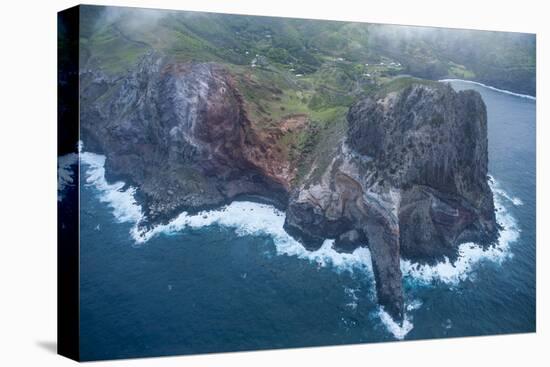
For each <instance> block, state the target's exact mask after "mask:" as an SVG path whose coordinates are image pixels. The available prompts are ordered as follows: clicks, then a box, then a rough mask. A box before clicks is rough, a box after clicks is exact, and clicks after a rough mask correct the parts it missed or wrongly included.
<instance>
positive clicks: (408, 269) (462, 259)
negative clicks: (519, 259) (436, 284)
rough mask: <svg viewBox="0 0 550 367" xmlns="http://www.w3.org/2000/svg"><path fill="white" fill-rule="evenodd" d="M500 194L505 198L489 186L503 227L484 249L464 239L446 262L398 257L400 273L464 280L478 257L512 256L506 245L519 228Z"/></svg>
mask: <svg viewBox="0 0 550 367" xmlns="http://www.w3.org/2000/svg"><path fill="white" fill-rule="evenodd" d="M490 182H491V183H490V184H491V188H492V189H493V188H494V186H495V182H496V181H494V179H492V180H491V181H490ZM502 198H505V196H503V195H502V193H501V192H500V191H499V190H494V189H493V199H494V202H495V208H496V219H497V222H498V223H499V224H500V225H501V226H502V227H503V228H502V230H501V231H500V234H499V239H498V242H497V243H496V244H495V245H494V246H491V247H489V248H486V249H484V248H483V247H481V246H479V245H477V244H475V243H471V242H469V243H464V244H462V245H460V246H459V251H458V253H459V256H458V259H457V260H456V261H455V262H454V263H452V262H450V261H449V259H447V258H446V259H445V260H444V261H443V262H440V263H438V264H436V265H421V264H417V263H412V262H411V261H409V260H401V272H402V273H403V276H405V277H411V278H414V279H415V280H417V281H421V282H424V283H431V282H433V281H436V280H437V281H441V282H444V283H447V284H453V285H455V284H457V283H458V282H460V281H463V280H465V279H466V278H467V277H468V276H469V274H470V273H471V271H472V270H473V269H474V266H475V265H476V264H478V263H479V262H480V261H484V260H488V261H493V262H495V263H497V264H501V263H502V262H503V261H505V260H506V259H508V258H510V257H512V256H513V254H512V252H511V251H510V245H511V244H512V243H513V242H515V241H516V240H517V239H518V237H519V233H520V230H519V228H518V226H517V223H516V220H515V219H514V217H512V215H511V214H510V213H509V212H508V211H507V210H506V208H505V207H504V205H503V203H502Z"/></svg>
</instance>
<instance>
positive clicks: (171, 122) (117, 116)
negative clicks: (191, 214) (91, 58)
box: [81, 53, 289, 223]
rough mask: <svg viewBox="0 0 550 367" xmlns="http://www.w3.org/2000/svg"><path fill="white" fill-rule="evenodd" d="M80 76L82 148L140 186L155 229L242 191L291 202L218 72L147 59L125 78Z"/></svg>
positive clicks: (274, 160)
mask: <svg viewBox="0 0 550 367" xmlns="http://www.w3.org/2000/svg"><path fill="white" fill-rule="evenodd" d="M81 80H82V82H81V84H82V85H83V86H84V88H83V91H82V97H81V98H82V103H81V106H82V107H83V110H82V111H81V125H82V140H83V143H84V146H85V147H86V149H89V150H92V151H99V152H102V153H104V154H105V155H106V157H107V161H106V164H107V172H109V174H111V176H112V177H121V178H123V179H125V180H126V181H127V182H129V183H132V184H134V185H136V186H137V187H138V188H139V193H138V194H139V195H140V197H141V200H142V201H143V202H144V204H145V205H144V208H145V211H146V213H145V214H146V216H147V218H148V219H149V221H150V222H151V223H155V222H162V221H166V220H168V219H170V218H171V217H173V216H175V215H176V214H177V213H178V212H179V211H181V210H189V211H196V210H200V209H204V208H210V207H215V206H220V205H222V204H225V203H227V202H229V201H231V200H233V199H235V198H237V197H239V196H241V195H253V196H260V197H262V198H265V199H269V200H270V201H272V202H273V203H275V204H278V205H280V206H284V205H286V202H287V192H288V185H289V183H288V177H287V176H286V174H287V167H286V166H285V162H281V159H280V158H279V157H278V156H277V152H276V151H273V150H272V149H270V147H269V146H268V144H267V143H266V142H265V141H264V140H263V139H262V138H260V137H259V136H258V135H257V134H256V133H255V131H254V130H253V129H252V128H251V126H250V121H249V120H248V117H247V114H246V111H245V109H244V107H243V99H242V96H241V95H240V93H239V91H238V90H237V89H236V87H235V85H234V82H233V79H232V77H231V75H230V74H229V73H228V72H227V70H226V69H224V68H223V67H222V66H220V65H217V64H214V63H185V64H176V63H170V62H167V61H166V60H164V59H163V58H162V57H161V56H159V55H157V54H155V53H151V54H149V55H148V56H147V57H146V58H145V59H144V60H143V61H142V62H141V63H140V65H139V67H138V68H137V69H136V70H134V71H130V72H128V73H127V75H125V76H123V77H121V78H118V79H109V78H108V77H106V76H104V75H101V74H98V73H95V74H94V73H92V72H84V73H82V74H81Z"/></svg>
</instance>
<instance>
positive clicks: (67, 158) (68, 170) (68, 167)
mask: <svg viewBox="0 0 550 367" xmlns="http://www.w3.org/2000/svg"><path fill="white" fill-rule="evenodd" d="M77 163H78V154H76V153H69V154H65V155H62V156H61V157H57V201H63V197H64V191H65V189H66V188H67V187H68V186H73V185H74V174H75V167H73V166H75V165H76V164H77Z"/></svg>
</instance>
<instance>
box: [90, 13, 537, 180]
mask: <svg viewBox="0 0 550 367" xmlns="http://www.w3.org/2000/svg"><path fill="white" fill-rule="evenodd" d="M80 46H81V54H82V57H81V69H100V70H102V71H103V72H105V73H106V74H110V75H115V76H116V75H119V74H121V73H123V72H125V71H126V70H128V69H131V68H132V67H133V66H135V65H136V63H137V62H138V61H139V60H140V58H141V57H142V56H143V55H144V54H145V53H147V52H148V51H150V50H152V49H155V50H159V51H161V52H162V53H164V54H166V55H168V56H169V57H171V58H172V59H173V60H175V61H179V62H187V61H207V62H210V61H212V62H218V63H223V64H225V65H226V67H227V68H228V69H230V70H231V72H232V74H233V75H234V77H235V79H236V81H237V83H238V85H239V89H240V90H241V92H242V93H243V95H244V97H245V100H246V101H247V106H248V111H249V116H250V117H251V120H252V122H253V123H254V124H255V126H256V128H258V129H272V128H276V127H277V125H278V124H279V123H280V122H281V120H282V119H284V117H285V116H288V115H292V114H306V115H307V116H309V121H310V124H309V126H308V127H307V128H304V129H296V130H293V131H289V132H288V133H287V134H286V135H285V136H283V137H282V138H281V139H280V140H279V142H278V144H280V145H281V149H282V150H283V151H284V152H286V153H287V155H288V157H289V159H291V160H293V161H295V164H296V165H297V167H298V172H299V175H300V176H303V175H304V174H305V173H306V171H307V170H308V169H309V167H311V166H312V165H313V162H312V160H313V159H314V158H315V157H317V158H318V159H317V160H318V162H317V165H319V164H320V165H323V163H322V162H321V163H320V162H319V161H322V160H323V157H325V158H326V156H328V154H327V153H328V152H327V149H330V146H334V141H335V140H337V139H338V138H340V137H341V136H342V135H343V134H344V133H345V123H344V122H345V114H346V112H347V109H348V107H349V105H350V104H352V103H353V101H355V100H356V99H357V98H360V97H361V96H363V95H365V94H368V93H372V92H376V91H380V90H390V89H392V90H393V89H396V88H400V87H402V86H403V85H406V84H410V82H419V80H413V79H411V78H408V77H403V76H402V74H412V75H415V76H420V77H423V78H431V79H437V78H441V77H458V78H467V79H468V78H472V79H478V80H481V81H485V82H490V81H491V80H494V79H495V78H497V77H498V75H501V77H500V78H501V79H503V80H504V82H503V84H501V85H504V86H508V84H510V85H514V84H516V85H520V87H521V88H524V89H521V91H522V92H529V91H528V89H529V80H530V79H529V78H530V76H533V77H534V67H535V66H534V65H535V64H534V63H535V58H534V37H530V36H526V35H518V34H510V33H495V32H472V31H451V30H438V29H436V30H434V31H431V32H425V31H422V29H415V28H412V27H399V26H383V25H368V24H360V23H346V22H333V21H313V20H299V19H285V18H272V17H249V16H238V15H221V14H207V13H193V12H168V11H156V10H141V9H131V8H114V9H113V8H103V7H95V6H84V7H81V39H80ZM518 75H519V76H520V77H518ZM506 78H509V79H511V81H510V83H508V84H507V81H506V80H505V79H506ZM514 78H516V79H518V80H520V82H517V81H516V80H514ZM525 88H526V89H525ZM510 89H512V88H510Z"/></svg>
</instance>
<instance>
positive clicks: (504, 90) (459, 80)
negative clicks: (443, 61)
mask: <svg viewBox="0 0 550 367" xmlns="http://www.w3.org/2000/svg"><path fill="white" fill-rule="evenodd" d="M438 82H443V83H445V82H463V83H470V84H475V85H479V86H480V87H485V88H487V89H490V90H493V91H495V92H500V93H504V94H509V95H511V96H515V97H519V98H526V99H530V100H532V101H536V100H537V97H535V96H531V95H529V94H521V93H516V92H512V91H509V90H506V89H500V88H497V87H493V86H491V85H487V84H483V83H480V82H476V81H473V80H465V79H456V78H449V79H439V80H438Z"/></svg>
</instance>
